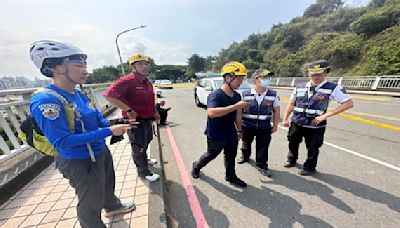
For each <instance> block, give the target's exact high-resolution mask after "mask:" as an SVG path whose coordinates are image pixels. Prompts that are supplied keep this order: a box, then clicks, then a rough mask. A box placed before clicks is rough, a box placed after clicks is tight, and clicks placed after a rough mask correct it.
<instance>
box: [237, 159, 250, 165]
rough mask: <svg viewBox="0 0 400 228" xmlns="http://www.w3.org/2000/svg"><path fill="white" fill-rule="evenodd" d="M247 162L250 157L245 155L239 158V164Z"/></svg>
mask: <svg viewBox="0 0 400 228" xmlns="http://www.w3.org/2000/svg"><path fill="white" fill-rule="evenodd" d="M245 162H249V159H248V158H245V157H241V158H240V159H239V160H238V162H237V163H238V164H243V163H245Z"/></svg>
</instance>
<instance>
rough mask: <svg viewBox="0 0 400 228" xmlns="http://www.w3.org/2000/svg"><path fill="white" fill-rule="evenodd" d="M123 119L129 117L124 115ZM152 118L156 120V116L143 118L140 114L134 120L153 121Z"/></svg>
mask: <svg viewBox="0 0 400 228" xmlns="http://www.w3.org/2000/svg"><path fill="white" fill-rule="evenodd" d="M124 119H129V118H128V117H124ZM154 120H156V118H154V117H150V118H143V117H140V116H137V117H136V121H137V122H144V121H154Z"/></svg>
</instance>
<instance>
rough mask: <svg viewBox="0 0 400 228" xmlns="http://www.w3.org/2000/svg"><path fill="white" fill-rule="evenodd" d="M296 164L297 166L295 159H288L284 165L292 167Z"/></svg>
mask: <svg viewBox="0 0 400 228" xmlns="http://www.w3.org/2000/svg"><path fill="white" fill-rule="evenodd" d="M295 166H296V162H295V161H286V162H285V164H284V165H283V167H285V168H291V167H295Z"/></svg>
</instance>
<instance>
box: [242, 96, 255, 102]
mask: <svg viewBox="0 0 400 228" xmlns="http://www.w3.org/2000/svg"><path fill="white" fill-rule="evenodd" d="M255 99H256V98H255V97H254V96H245V97H243V100H245V101H252V100H255Z"/></svg>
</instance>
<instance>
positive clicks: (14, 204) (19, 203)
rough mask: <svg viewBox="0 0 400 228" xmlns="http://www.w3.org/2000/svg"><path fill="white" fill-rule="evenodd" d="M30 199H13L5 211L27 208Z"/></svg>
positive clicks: (5, 207)
mask: <svg viewBox="0 0 400 228" xmlns="http://www.w3.org/2000/svg"><path fill="white" fill-rule="evenodd" d="M28 200H29V198H21V199H13V200H12V201H11V202H10V203H8V204H7V205H6V206H4V209H11V208H19V207H23V206H26V202H27V201H28Z"/></svg>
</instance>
